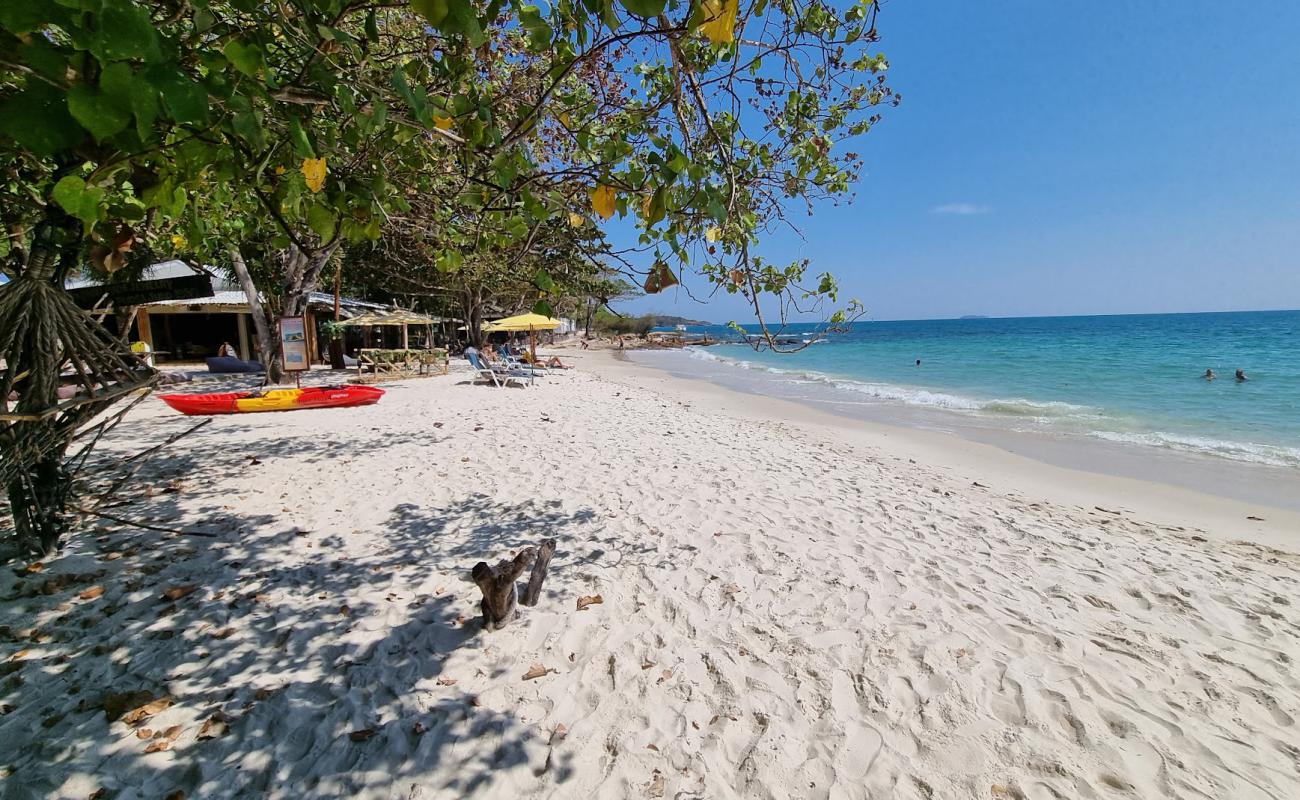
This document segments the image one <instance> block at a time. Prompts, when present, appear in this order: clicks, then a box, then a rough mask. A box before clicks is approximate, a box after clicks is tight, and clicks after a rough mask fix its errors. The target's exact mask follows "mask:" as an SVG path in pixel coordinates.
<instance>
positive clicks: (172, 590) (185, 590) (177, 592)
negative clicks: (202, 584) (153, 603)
mask: <svg viewBox="0 0 1300 800" xmlns="http://www.w3.org/2000/svg"><path fill="white" fill-rule="evenodd" d="M198 588H199V585H198V584H197V583H191V584H190V585H188V586H171V587H169V588H168V589H167V590H166V591H165V592H163V593H162V599H163V600H180V599H181V598H182V597H185V596H187V595H191V594H194V592H195V590H196V589H198Z"/></svg>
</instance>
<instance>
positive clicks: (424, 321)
mask: <svg viewBox="0 0 1300 800" xmlns="http://www.w3.org/2000/svg"><path fill="white" fill-rule="evenodd" d="M440 322H442V320H441V319H440V318H438V317H430V316H426V315H424V314H417V313H415V312H414V311H404V310H402V309H398V310H397V311H388V312H382V313H381V312H374V313H370V314H361V315H360V316H356V317H353V318H352V319H349V320H346V321H344V322H340V323H339V325H340V326H342V327H359V328H364V327H366V326H370V325H383V326H389V327H393V326H397V325H400V326H401V327H402V349H403V350H407V349H410V342H411V339H410V326H411V325H424V326H426V328H427V329H428V330H427V334H428V335H427V337H426V339H425V345H426V346H429V345H430V344H432V342H433V326H434V325H437V324H438V323H440Z"/></svg>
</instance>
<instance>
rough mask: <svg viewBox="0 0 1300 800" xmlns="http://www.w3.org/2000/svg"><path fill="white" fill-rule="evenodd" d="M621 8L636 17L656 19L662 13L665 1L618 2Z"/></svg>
mask: <svg viewBox="0 0 1300 800" xmlns="http://www.w3.org/2000/svg"><path fill="white" fill-rule="evenodd" d="M619 2H620V3H622V5H623V8H626V9H627V10H628V11H629V12H631V13H633V14H636V15H637V16H638V17H657V16H659V15H660V14H662V13H664V3H665V0H619Z"/></svg>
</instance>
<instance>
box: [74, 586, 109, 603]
mask: <svg viewBox="0 0 1300 800" xmlns="http://www.w3.org/2000/svg"><path fill="white" fill-rule="evenodd" d="M103 593H104V587H103V586H92V587H90V588H89V589H87V590H86V591H84V592H82V593H81V594H79V595H77V596H78V597H80V598H81V599H82V600H94V599H95V598H96V597H99V596H100V595H101V594H103Z"/></svg>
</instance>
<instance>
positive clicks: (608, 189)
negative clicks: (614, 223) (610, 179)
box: [591, 184, 616, 219]
mask: <svg viewBox="0 0 1300 800" xmlns="http://www.w3.org/2000/svg"><path fill="white" fill-rule="evenodd" d="M615 199H616V198H615V196H614V187H613V186H605V185H603V184H602V185H600V186H597V187H596V188H594V189H592V190H591V208H592V210H593V211H595V212H596V213H597V214H599V215H600V218H601V219H609V218H610V217H612V216H614V201H615Z"/></svg>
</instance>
